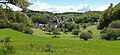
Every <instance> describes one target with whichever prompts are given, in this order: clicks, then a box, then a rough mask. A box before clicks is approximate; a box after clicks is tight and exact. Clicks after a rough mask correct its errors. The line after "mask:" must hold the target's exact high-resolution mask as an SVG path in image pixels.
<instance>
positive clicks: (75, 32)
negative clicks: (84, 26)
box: [72, 29, 80, 37]
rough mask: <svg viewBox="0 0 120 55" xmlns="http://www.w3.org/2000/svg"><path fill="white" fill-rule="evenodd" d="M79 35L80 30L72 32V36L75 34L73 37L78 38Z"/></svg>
mask: <svg viewBox="0 0 120 55" xmlns="http://www.w3.org/2000/svg"><path fill="white" fill-rule="evenodd" d="M79 33H80V30H79V29H74V30H73V31H72V34H73V35H76V36H77V37H78V35H79Z"/></svg>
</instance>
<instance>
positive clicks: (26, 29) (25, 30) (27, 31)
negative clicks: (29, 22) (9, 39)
mask: <svg viewBox="0 0 120 55" xmlns="http://www.w3.org/2000/svg"><path fill="white" fill-rule="evenodd" d="M24 33H26V34H32V33H33V30H32V29H30V28H29V27H25V28H24Z"/></svg>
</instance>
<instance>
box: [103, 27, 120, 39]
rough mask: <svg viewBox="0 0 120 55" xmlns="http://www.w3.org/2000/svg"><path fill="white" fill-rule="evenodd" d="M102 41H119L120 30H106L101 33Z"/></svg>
mask: <svg viewBox="0 0 120 55" xmlns="http://www.w3.org/2000/svg"><path fill="white" fill-rule="evenodd" d="M101 37H102V38H101V39H106V40H117V38H118V37H120V29H117V28H106V29H103V31H101Z"/></svg>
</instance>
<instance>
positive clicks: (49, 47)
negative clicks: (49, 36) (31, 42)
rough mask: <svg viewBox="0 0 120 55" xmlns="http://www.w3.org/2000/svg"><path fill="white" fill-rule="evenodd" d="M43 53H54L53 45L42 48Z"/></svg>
mask: <svg viewBox="0 0 120 55" xmlns="http://www.w3.org/2000/svg"><path fill="white" fill-rule="evenodd" d="M42 52H53V46H52V45H51V44H47V45H46V46H43V47H42Z"/></svg>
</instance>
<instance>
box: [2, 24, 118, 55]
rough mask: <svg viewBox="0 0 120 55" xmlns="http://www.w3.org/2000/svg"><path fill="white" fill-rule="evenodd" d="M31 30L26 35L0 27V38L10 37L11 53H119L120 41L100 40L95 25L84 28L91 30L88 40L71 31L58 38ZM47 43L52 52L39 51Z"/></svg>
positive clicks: (109, 54)
mask: <svg viewBox="0 0 120 55" xmlns="http://www.w3.org/2000/svg"><path fill="white" fill-rule="evenodd" d="M33 30H34V33H33V35H28V34H24V33H22V32H18V31H15V30H12V29H9V28H8V29H0V40H2V39H4V38H6V37H11V39H10V40H11V41H12V42H11V45H12V46H14V50H15V53H13V54H12V55H120V41H119V40H116V41H107V40H101V39H100V30H97V28H96V26H95V25H94V26H89V27H87V29H86V30H91V31H92V32H93V39H90V40H88V41H84V40H82V39H80V38H77V37H76V38H73V37H72V36H73V35H71V33H68V34H64V33H62V32H61V35H59V36H60V38H52V36H53V35H48V32H44V31H42V30H40V29H33ZM31 44H32V45H33V48H31ZM47 44H51V45H52V46H53V51H54V52H41V49H42V47H43V46H45V45H47ZM0 48H2V43H0Z"/></svg>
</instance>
